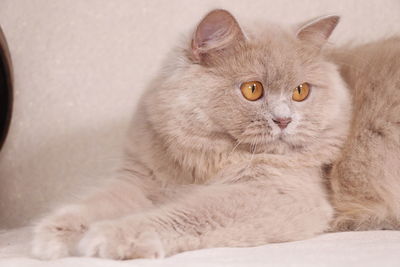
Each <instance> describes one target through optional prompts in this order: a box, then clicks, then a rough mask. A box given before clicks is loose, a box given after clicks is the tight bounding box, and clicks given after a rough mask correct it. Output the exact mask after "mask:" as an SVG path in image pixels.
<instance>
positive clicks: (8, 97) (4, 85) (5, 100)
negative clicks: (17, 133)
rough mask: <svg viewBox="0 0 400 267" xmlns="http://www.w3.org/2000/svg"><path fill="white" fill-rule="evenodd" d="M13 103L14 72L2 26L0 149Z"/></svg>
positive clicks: (0, 54)
mask: <svg viewBox="0 0 400 267" xmlns="http://www.w3.org/2000/svg"><path fill="white" fill-rule="evenodd" d="M12 103H13V73H12V63H11V56H10V52H9V50H8V45H7V41H6V38H5V36H4V33H3V31H2V29H1V27H0V150H1V148H2V147H3V144H4V142H5V140H6V137H7V133H8V129H9V127H10V122H11V113H12Z"/></svg>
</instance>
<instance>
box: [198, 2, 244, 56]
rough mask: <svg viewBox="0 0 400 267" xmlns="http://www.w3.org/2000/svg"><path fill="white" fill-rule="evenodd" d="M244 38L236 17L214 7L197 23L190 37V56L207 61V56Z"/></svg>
mask: <svg viewBox="0 0 400 267" xmlns="http://www.w3.org/2000/svg"><path fill="white" fill-rule="evenodd" d="M244 39H245V37H244V34H243V32H242V30H241V29H240V26H239V24H238V23H237V21H236V19H235V18H234V17H233V16H232V14H231V13H229V12H228V11H226V10H223V9H216V10H213V11H211V12H210V13H208V14H207V15H206V16H205V17H204V18H203V20H202V21H201V22H200V23H199V25H198V26H197V28H196V31H195V33H194V35H193V38H192V44H191V46H192V47H191V52H192V58H193V60H194V61H196V62H197V63H207V62H205V61H207V58H209V57H208V56H210V55H212V54H215V53H216V52H221V51H224V50H227V49H229V48H230V47H232V46H233V45H234V44H235V43H237V42H240V41H243V40H244Z"/></svg>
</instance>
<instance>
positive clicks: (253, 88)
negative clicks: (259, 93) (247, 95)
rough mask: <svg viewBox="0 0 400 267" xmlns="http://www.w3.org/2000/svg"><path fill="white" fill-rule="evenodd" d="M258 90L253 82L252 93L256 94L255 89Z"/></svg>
mask: <svg viewBox="0 0 400 267" xmlns="http://www.w3.org/2000/svg"><path fill="white" fill-rule="evenodd" d="M255 90H256V85H255V84H252V85H251V93H253V94H254V91H255Z"/></svg>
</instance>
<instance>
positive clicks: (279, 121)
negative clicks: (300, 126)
mask: <svg viewBox="0 0 400 267" xmlns="http://www.w3.org/2000/svg"><path fill="white" fill-rule="evenodd" d="M272 121H273V122H275V123H276V124H277V125H278V126H279V128H281V129H285V128H286V127H287V126H288V124H289V123H291V122H292V118H290V117H287V118H273V119H272Z"/></svg>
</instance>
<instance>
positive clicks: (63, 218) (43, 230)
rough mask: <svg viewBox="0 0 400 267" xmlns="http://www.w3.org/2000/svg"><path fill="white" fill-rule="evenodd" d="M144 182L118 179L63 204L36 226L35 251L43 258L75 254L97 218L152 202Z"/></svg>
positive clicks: (131, 211)
mask: <svg viewBox="0 0 400 267" xmlns="http://www.w3.org/2000/svg"><path fill="white" fill-rule="evenodd" d="M144 188H145V186H143V182H140V181H138V180H137V179H134V178H132V179H130V180H129V179H124V180H122V179H116V180H113V181H112V182H110V183H109V184H107V185H105V186H103V187H101V188H100V189H98V190H96V191H94V192H93V193H92V194H90V195H89V196H88V197H86V198H84V199H83V200H81V201H79V202H77V203H76V204H72V205H68V206H64V207H61V208H60V209H59V210H56V211H55V212H54V213H52V214H50V215H48V216H45V217H44V218H42V219H41V220H40V221H39V222H38V223H37V224H36V225H35V226H34V228H33V231H34V233H33V235H34V236H33V241H32V254H33V255H34V256H36V257H38V258H42V259H54V258H60V257H66V256H70V255H74V254H75V251H74V248H75V247H76V243H77V242H78V241H79V239H80V238H81V237H82V235H83V234H84V233H85V232H86V231H87V229H88V228H89V225H90V224H91V223H93V222H95V221H99V220H104V219H109V218H117V217H120V216H124V215H126V214H132V213H134V212H138V211H142V210H144V209H146V208H150V207H151V206H152V202H151V201H150V200H149V199H148V198H147V197H146V195H145V189H144Z"/></svg>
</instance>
